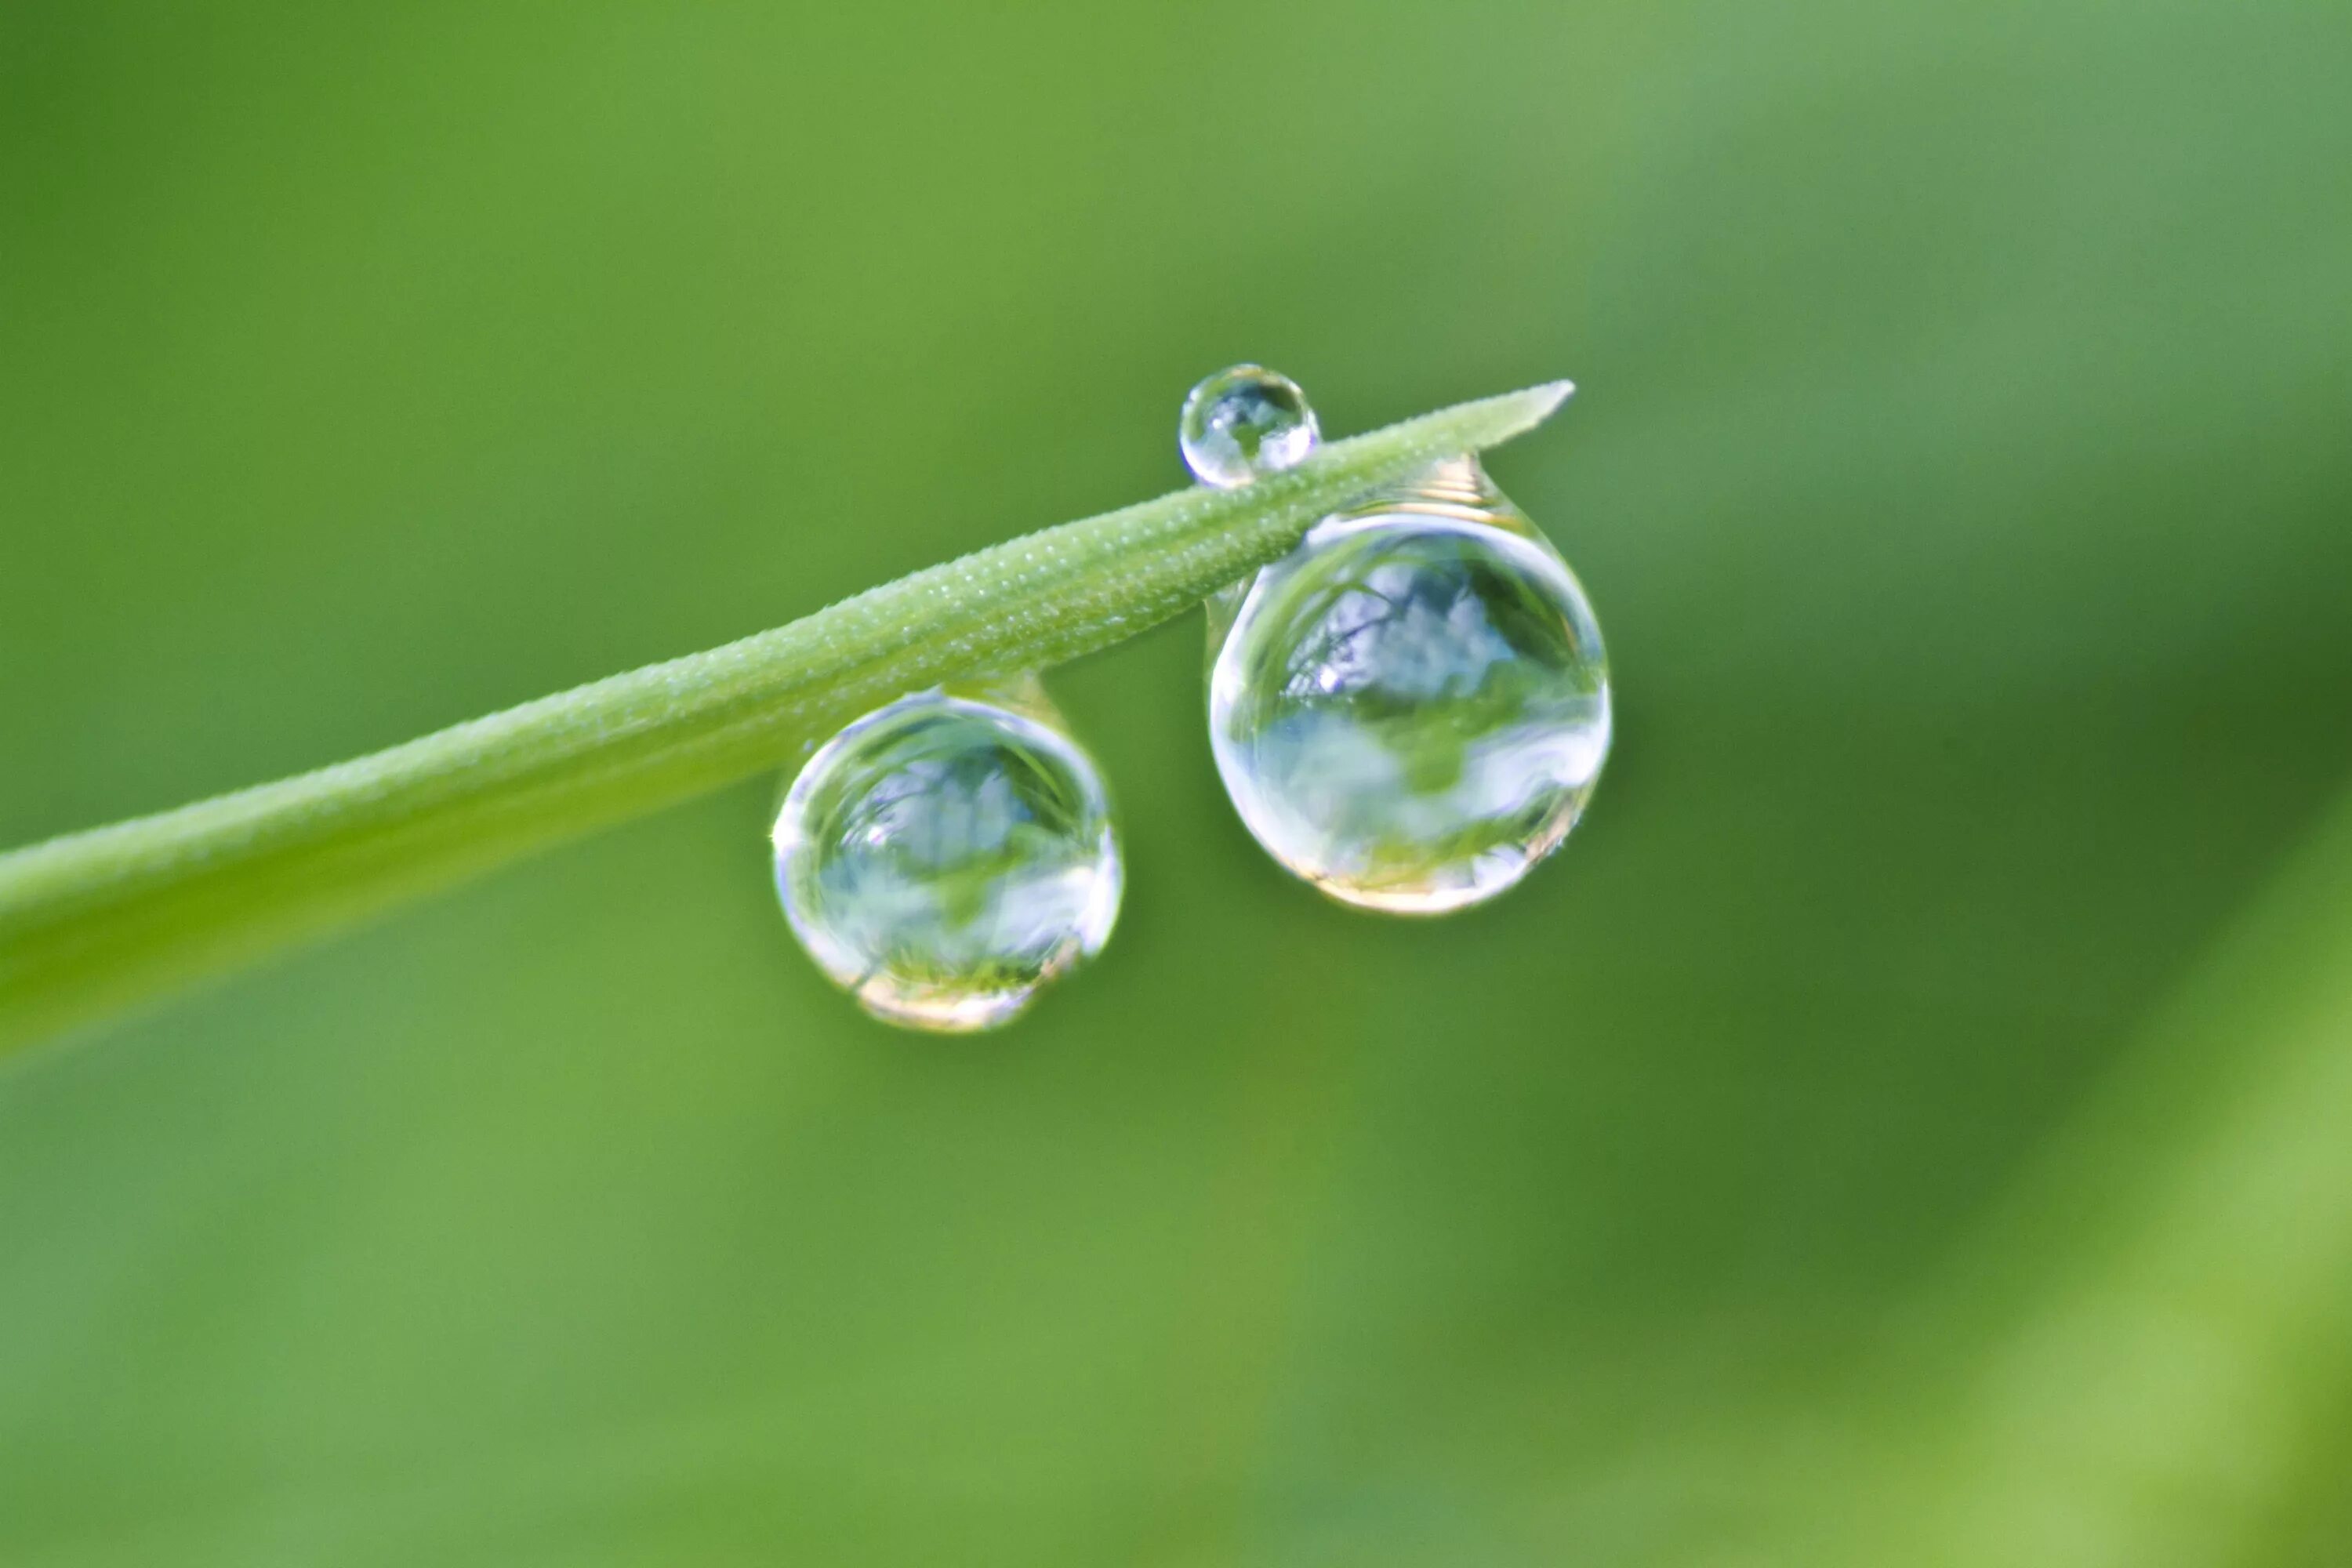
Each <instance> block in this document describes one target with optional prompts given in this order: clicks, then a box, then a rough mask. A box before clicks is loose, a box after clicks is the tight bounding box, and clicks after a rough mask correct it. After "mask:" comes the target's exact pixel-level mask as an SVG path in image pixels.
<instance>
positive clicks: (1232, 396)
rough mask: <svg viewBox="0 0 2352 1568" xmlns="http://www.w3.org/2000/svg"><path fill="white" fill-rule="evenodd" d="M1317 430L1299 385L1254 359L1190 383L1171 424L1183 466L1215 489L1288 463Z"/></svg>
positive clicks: (1311, 444)
mask: <svg viewBox="0 0 2352 1568" xmlns="http://www.w3.org/2000/svg"><path fill="white" fill-rule="evenodd" d="M1321 434H1322V432H1321V429H1320V427H1319V426H1318V425H1317V424H1316V422H1315V410H1314V409H1312V408H1310V407H1309V406H1307V395H1306V394H1305V393H1303V392H1301V391H1299V390H1298V384H1297V382H1295V381H1293V380H1291V379H1290V378H1289V377H1288V376H1286V375H1281V374H1276V372H1274V371H1270V370H1268V369H1266V368H1265V366H1264V365H1257V364H1237V365H1234V366H1233V367H1232V368H1231V369H1229V370H1221V371H1219V372H1218V373H1217V374H1214V375H1213V376H1211V377H1209V379H1208V380H1206V381H1204V382H1202V383H1201V384H1200V385H1198V386H1196V387H1194V388H1193V389H1192V393H1191V395H1188V396H1187V397H1186V398H1185V399H1184V412H1183V413H1182V414H1181V415H1180V416H1178V418H1177V423H1176V444H1177V446H1178V447H1181V448H1182V450H1183V453H1184V466H1185V467H1186V468H1190V469H1192V477H1193V478H1194V479H1198V480H1200V481H1201V482H1202V484H1204V485H1214V486H1216V487H1217V488H1218V489H1233V488H1234V486H1236V485H1245V484H1247V483H1249V482H1250V481H1251V480H1252V479H1256V478H1257V477H1258V476H1259V475H1260V474H1271V473H1276V472H1278V471H1279V470H1281V469H1284V468H1289V467H1291V466H1292V465H1293V464H1296V463H1297V462H1298V461H1299V459H1301V458H1305V457H1306V456H1307V453H1309V452H1311V451H1313V450H1314V449H1315V443H1316V441H1317V440H1318V439H1319V438H1320V437H1321Z"/></svg>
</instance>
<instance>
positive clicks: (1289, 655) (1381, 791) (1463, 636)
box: [1209, 458, 1610, 914]
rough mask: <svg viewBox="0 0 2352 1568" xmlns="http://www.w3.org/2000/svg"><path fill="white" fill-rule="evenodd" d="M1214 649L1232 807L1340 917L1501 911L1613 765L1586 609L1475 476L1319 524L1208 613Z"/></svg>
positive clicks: (1427, 481)
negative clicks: (1367, 912)
mask: <svg viewBox="0 0 2352 1568" xmlns="http://www.w3.org/2000/svg"><path fill="white" fill-rule="evenodd" d="M1221 623H1223V624H1221ZM1210 635H1211V637H1212V639H1213V647H1214V648H1215V653H1214V655H1213V659H1212V662H1211V666H1210V677H1209V737H1210V742H1211V745H1212V748H1213V751H1214V752H1215V754H1216V760H1217V771H1218V773H1220V774H1222V775H1223V779H1224V784H1225V789H1226V792H1227V794H1229V795H1231V796H1232V797H1233V802H1234V807H1235V809H1236V810H1238V811H1239V812H1240V814H1241V816H1242V820H1243V822H1244V824H1246V825H1247V826H1248V827H1249V830H1250V832H1251V833H1252V834H1253V835H1254V836H1255V837H1256V839H1257V841H1258V842H1259V843H1260V844H1261V845H1263V846H1265V849H1266V850H1267V852H1268V853H1270V854H1271V855H1273V856H1274V858H1276V859H1277V860H1279V861H1280V862H1281V863H1282V864H1283V865H1284V866H1285V867H1286V868H1289V869H1290V870H1291V871H1293V872H1295V873H1296V874H1297V875H1298V876H1300V877H1302V878H1304V879H1307V881H1309V882H1312V883H1314V884H1315V885H1316V886H1317V887H1318V888H1320V889H1322V890H1323V891H1325V892H1326V893H1328V894H1329V895H1331V896H1332V897H1333V898H1335V899H1338V900H1340V901H1342V902H1344V903H1349V904H1355V905H1358V906H1360V907H1362V908H1366V909H1374V910H1389V911H1391V912H1396V913H1412V914H1437V913H1443V912H1444V911H1446V910H1456V909H1461V908H1464V907H1465V906H1467V905H1470V904H1475V903H1478V902H1480V901H1482V900H1486V899H1490V898H1492V897H1494V896H1495V895H1496V894H1498V893H1500V892H1502V891H1504V890H1505V889H1507V888H1510V887H1511V886H1513V885H1514V884H1516V883H1517V881H1518V880H1519V879H1521V878H1522V877H1524V876H1526V875H1527V873H1528V870H1529V869H1531V868H1533V867H1534V866H1535V864H1536V862H1538V860H1540V859H1542V858H1544V857H1545V856H1546V855H1548V854H1549V853H1550V852H1551V851H1552V850H1553V849H1555V848H1557V847H1559V844H1560V841H1561V840H1562V839H1564V838H1565V837H1567V836H1568V832H1569V830H1570V828H1571V827H1573V826H1575V825H1576V819H1577V816H1578V814H1579V813H1580V812H1581V811H1582V810H1583V807H1584V803H1585V800H1586V798H1587V797H1588V796H1589V795H1591V791H1592V786H1593V784H1594V783H1595V781H1596V780H1598V778H1599V777H1600V773H1601V763H1602V760H1603V759H1604V758H1605V757H1606V756H1607V754H1608V751H1609V732H1610V711H1609V676H1608V664H1607V659H1606V656H1605V655H1604V654H1603V652H1602V649H1601V628H1600V626H1599V625H1598V624H1597V623H1596V622H1595V620H1594V619H1593V615H1592V608H1591V605H1589V604H1588V603H1587V602H1586V600H1585V596H1584V591H1583V589H1582V588H1581V587H1580V585H1579V584H1578V583H1577V581H1576V577H1575V575H1574V574H1572V573H1571V572H1570V571H1569V569H1568V564H1567V563H1566V562H1564V561H1563V560H1561V559H1560V556H1559V552H1558V551H1556V550H1554V549H1553V548H1552V546H1551V544H1550V542H1549V541H1548V540H1546V539H1545V538H1544V536H1543V535H1542V534H1541V533H1540V532H1538V531H1537V529H1536V527H1535V525H1534V524H1533V523H1531V522H1529V521H1528V519H1527V517H1526V515H1525V514H1524V513H1522V512H1520V511H1519V510H1518V509H1517V507H1515V506H1513V505H1512V504H1511V503H1510V501H1509V500H1507V499H1506V498H1505V497H1504V496H1503V495H1502V493H1501V492H1500V491H1498V490H1496V489H1495V488H1494V486H1493V484H1492V482H1491V481H1489V480H1488V479H1486V474H1485V472H1484V470H1482V469H1481V468H1479V467H1478V465H1477V463H1476V461H1475V459H1471V458H1461V459H1456V460H1454V461H1450V462H1446V463H1443V464H1440V465H1438V466H1437V467H1436V468H1433V469H1431V470H1429V471H1428V472H1427V473H1425V474H1423V475H1422V476H1421V477H1420V478H1419V479H1415V480H1413V481H1412V482H1411V483H1409V484H1406V485H1402V486H1400V487H1398V488H1396V489H1392V490H1390V491H1386V492H1383V493H1382V494H1381V495H1378V496H1376V497H1374V498H1372V499H1371V500H1368V501H1367V502H1365V503H1364V504H1363V505H1361V506H1359V507H1356V508H1353V509H1351V510H1348V511H1345V512H1341V513H1338V514H1335V515H1334V516H1332V517H1329V518H1327V519H1325V520H1324V521H1321V522H1319V523H1318V524H1317V525H1316V526H1315V527H1314V528H1313V529H1311V530H1309V531H1308V532H1307V536H1306V538H1305V539H1304V540H1303V541H1302V542H1300V544H1299V546H1298V548H1297V550H1295V551H1293V552H1291V553H1290V554H1289V555H1287V556H1285V557H1284V558H1283V559H1282V560H1280V561H1277V562H1276V563H1274V564H1272V565H1270V566H1267V567H1265V568H1264V569H1263V570H1261V571H1260V572H1259V573H1258V574H1256V576H1255V578H1253V579H1251V580H1250V581H1249V582H1247V583H1246V584H1237V585H1236V586H1235V587H1234V588H1233V589H1229V590H1226V591H1225V593H1224V594H1223V595H1220V596H1219V600H1217V601H1213V602H1212V605H1211V626H1210Z"/></svg>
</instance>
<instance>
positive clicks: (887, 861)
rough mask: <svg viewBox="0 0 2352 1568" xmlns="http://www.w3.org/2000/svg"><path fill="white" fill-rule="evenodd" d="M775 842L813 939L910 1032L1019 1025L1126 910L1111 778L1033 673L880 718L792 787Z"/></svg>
mask: <svg viewBox="0 0 2352 1568" xmlns="http://www.w3.org/2000/svg"><path fill="white" fill-rule="evenodd" d="M774 841H775V851H776V890H777V892H778V894H779V895H780V896H781V897H782V900H783V905H784V914H785V917H786V918H787V919H789V920H790V921H792V927H793V933H794V934H795V935H796V936H798V937H799V938H800V941H801V945H802V946H803V947H804V948H806V949H807V950H808V953H809V956H810V957H812V958H814V960H815V961H816V963H817V966H818V967H819V968H821V969H823V970H824V972H825V973H826V974H827V975H829V976H831V977H832V979H833V980H834V982H835V984H839V985H841V986H843V987H844V988H845V989H847V990H848V991H849V992H850V993H851V994H854V995H855V996H856V998H857V1001H858V1003H859V1005H862V1006H864V1007H865V1009H866V1011H867V1012H869V1013H871V1014H873V1015H874V1016H876V1017H877V1018H881V1019H883V1020H885V1021H886V1022H888V1023H893V1024H902V1025H906V1026H909V1027H912V1028H919V1029H938V1030H945V1031H952V1032H963V1031H968V1030H973V1029H988V1028H993V1027H995V1026H998V1025H1000V1024H1003V1023H1007V1022H1009V1021H1010V1020H1011V1019H1012V1018H1013V1016H1015V1015H1017V1014H1018V1013H1020V1012H1021V1010H1022V1009H1023V1008H1024V1007H1025V1006H1027V1005H1029V1003H1030V1002H1031V1001H1032V1000H1034V998H1035V996H1036V994H1037V993H1038V991H1039V990H1040V989H1041V988H1042V987H1043V986H1044V985H1045V984H1046V983H1047V982H1049V981H1051V980H1053V979H1055V977H1056V976H1058V975H1060V974H1063V973H1066V972H1067V971H1068V970H1070V969H1072V968H1074V967H1076V965H1077V964H1078V963H1081V962H1083V961H1084V960H1086V959H1087V958H1089V957H1091V956H1093V955H1094V954H1095V953H1096V952H1099V951H1101V948H1102V945H1103V942H1104V941H1105V940H1106V939H1107V938H1108V936H1109V935H1110V928H1111V923H1112V921H1114V920H1116V919H1117V917H1118V900H1119V889H1120V884H1121V880H1122V876H1121V870H1120V865H1119V854H1118V841H1117V839H1116V837H1114V835H1113V833H1112V830H1111V822H1110V806H1109V802H1108V798H1107V796H1106V795H1105V793H1104V790H1103V784H1102V777H1101V774H1100V773H1097V771H1096V768H1095V764H1094V762H1093V760H1092V759H1091V758H1089V757H1088V756H1087V754H1086V752H1083V751H1081V750H1079V749H1078V746H1077V744H1076V742H1073V741H1072V740H1071V739H1070V738H1069V737H1068V736H1067V735H1066V734H1064V733H1063V732H1062V731H1061V729H1060V728H1059V727H1058V724H1057V722H1056V721H1055V715H1054V713H1053V710H1052V708H1051V706H1050V705H1049V704H1047V703H1046V702H1045V695H1044V692H1043V690H1042V689H1040V688H1038V687H1037V685H1036V683H1035V682H1034V679H1032V680H1028V681H1025V682H1024V683H1022V684H1021V685H1019V686H1013V687H998V688H991V689H986V690H984V691H975V692H973V693H971V694H970V695H965V694H961V692H959V693H958V694H950V693H948V692H941V691H927V692H922V693H919V694H918V695H916V696H912V697H907V698H902V699H900V700H898V701H896V702H893V703H891V704H889V705H888V706H887V707H885V708H880V709H877V710H875V711H873V712H871V713H868V714H867V715H866V716H865V717H864V718H862V719H860V720H858V721H856V723H854V724H852V725H850V726H849V727H848V728H847V729H845V730H844V731H842V732H841V733H840V734H838V735H835V737H834V738H833V739H832V740H831V741H829V742H826V743H825V745H824V748H823V749H822V750H820V751H819V752H817V753H816V755H815V756H814V757H812V758H810V759H809V761H808V764H807V765H806V766H805V767H803V769H802V770H801V772H800V775H799V776H798V777H797V778H796V779H794V780H793V786H792V789H791V790H790V791H789V792H788V793H787V794H786V795H785V797H784V804H783V809H782V812H781V813H780V814H779V815H778V816H777V818H776V826H775V833H774Z"/></svg>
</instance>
